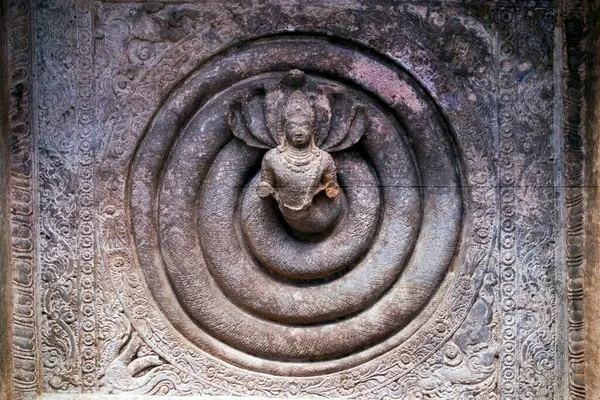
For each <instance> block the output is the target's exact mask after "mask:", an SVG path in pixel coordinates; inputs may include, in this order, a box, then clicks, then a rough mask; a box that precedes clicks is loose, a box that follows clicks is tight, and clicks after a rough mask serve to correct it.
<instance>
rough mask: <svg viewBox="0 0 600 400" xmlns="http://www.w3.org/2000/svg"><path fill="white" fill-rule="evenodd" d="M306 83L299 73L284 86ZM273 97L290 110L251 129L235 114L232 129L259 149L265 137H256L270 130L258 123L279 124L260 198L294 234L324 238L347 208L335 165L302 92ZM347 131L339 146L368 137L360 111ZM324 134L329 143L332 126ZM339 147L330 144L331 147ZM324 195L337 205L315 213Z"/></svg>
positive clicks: (259, 118)
mask: <svg viewBox="0 0 600 400" xmlns="http://www.w3.org/2000/svg"><path fill="white" fill-rule="evenodd" d="M305 80H306V76H305V74H304V73H303V72H302V71H298V70H294V71H291V72H290V73H289V74H288V76H287V77H286V79H284V82H283V84H285V81H287V82H288V84H289V85H290V86H292V88H293V87H301V86H302V85H304V84H305ZM273 97H288V98H287V99H286V103H285V104H280V105H279V108H282V109H277V108H275V109H273V107H272V108H270V109H269V111H270V113H269V115H266V116H265V115H250V117H249V119H250V120H251V121H252V123H251V125H248V124H247V123H246V121H244V117H243V116H242V114H241V111H240V110H234V111H233V112H232V113H231V115H230V118H229V125H230V127H231V129H232V132H233V133H234V135H235V136H236V137H239V138H240V139H242V140H244V139H245V138H247V135H248V134H250V135H252V136H254V138H255V139H256V141H259V143H260V136H261V133H260V132H253V131H255V130H262V131H265V130H266V126H260V125H259V123H257V121H262V120H264V121H271V122H274V123H275V127H270V128H271V129H270V130H269V131H270V133H275V134H276V136H275V137H273V138H272V139H273V140H275V141H277V143H278V146H277V147H276V148H275V149H271V150H269V151H268V152H267V153H266V154H265V156H264V157H263V161H262V167H261V177H260V183H259V184H258V188H257V193H258V196H259V197H260V198H262V199H266V198H268V197H273V198H274V199H275V200H276V201H277V204H278V206H279V210H280V211H281V213H282V214H283V217H284V218H285V220H286V221H287V223H288V224H289V225H290V226H292V227H293V228H294V229H296V230H298V231H300V232H304V233H318V232H322V231H324V230H325V229H327V228H329V227H330V226H331V224H332V223H333V222H334V221H335V219H336V217H337V216H338V214H339V212H340V209H341V207H342V202H341V200H340V199H339V198H338V194H339V185H338V183H337V173H336V167H335V163H334V161H333V158H332V157H331V156H330V155H329V154H328V153H327V152H326V151H324V150H321V149H320V148H318V147H317V145H316V143H315V134H316V133H315V129H316V128H317V127H316V123H315V112H314V110H313V105H312V104H311V103H310V101H309V99H308V97H307V96H306V95H305V94H304V93H303V92H302V91H301V90H294V91H293V92H292V93H291V94H289V95H288V96H284V95H283V93H277V91H274V92H272V93H269V94H268V95H267V96H266V98H267V99H269V100H271V98H273ZM259 101H260V99H259ZM327 103H328V102H327V101H325V102H323V104H321V105H320V106H321V107H324V108H326V109H327V112H330V106H329V104H327ZM252 112H254V113H256V112H258V113H260V112H261V110H256V109H255V110H249V113H252ZM257 125H258V126H257ZM344 125H346V124H344ZM347 126H348V132H346V133H345V134H344V135H341V136H340V140H345V139H347V138H349V137H351V138H352V140H353V142H356V141H358V140H359V139H360V137H361V136H362V134H363V133H364V116H363V114H362V112H361V111H360V110H355V112H354V115H352V122H351V123H349V124H347ZM320 128H321V129H324V130H325V133H321V134H320V135H319V136H320V137H324V138H325V139H327V135H328V134H329V131H330V126H321V127H320ZM333 130H335V128H334V129H333ZM351 143H352V142H351ZM248 144H249V145H251V146H253V145H254V146H256V142H255V141H252V140H249V141H248ZM338 144H339V143H336V142H330V144H329V146H330V147H333V146H335V145H338ZM346 146H348V145H346ZM258 147H262V146H260V145H259V146H258ZM343 148H345V147H339V148H338V150H342V149H343ZM321 192H324V194H325V195H326V197H327V198H329V199H332V200H333V201H332V202H325V201H320V202H319V203H318V204H317V205H316V206H315V207H312V206H313V199H314V197H315V196H317V195H318V194H319V193H321Z"/></svg>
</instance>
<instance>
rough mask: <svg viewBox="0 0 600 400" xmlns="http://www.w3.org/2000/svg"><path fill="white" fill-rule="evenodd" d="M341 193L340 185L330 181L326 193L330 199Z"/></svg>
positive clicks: (326, 186)
mask: <svg viewBox="0 0 600 400" xmlns="http://www.w3.org/2000/svg"><path fill="white" fill-rule="evenodd" d="M339 193H340V186H339V185H338V184H337V183H335V182H329V183H327V185H325V194H326V195H327V197H329V198H330V199H334V198H336V197H337V196H338V194H339Z"/></svg>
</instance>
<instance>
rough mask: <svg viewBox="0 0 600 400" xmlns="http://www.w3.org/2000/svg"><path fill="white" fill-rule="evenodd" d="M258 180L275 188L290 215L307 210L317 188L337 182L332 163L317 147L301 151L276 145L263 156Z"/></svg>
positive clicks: (327, 154) (278, 198) (321, 188)
mask: <svg viewBox="0 0 600 400" xmlns="http://www.w3.org/2000/svg"><path fill="white" fill-rule="evenodd" d="M261 182H264V183H268V184H269V185H270V186H271V187H272V188H273V189H274V198H275V200H276V201H277V203H278V205H279V208H280V210H281V212H283V213H284V214H286V215H287V216H289V217H293V216H294V215H296V214H302V213H303V212H304V211H306V210H307V209H308V208H309V207H310V206H311V204H312V200H313V198H314V196H315V195H317V194H318V193H319V192H321V191H322V190H325V189H326V188H327V187H328V186H329V187H331V186H332V185H337V183H336V171H335V164H334V162H333V158H332V157H331V155H329V153H327V152H325V151H323V150H320V149H318V148H314V149H309V150H308V151H305V152H303V153H299V152H296V153H292V151H291V150H287V149H281V148H275V149H271V150H269V151H268V152H267V154H266V155H265V157H264V158H263V164H262V172H261ZM297 216H300V215H297Z"/></svg>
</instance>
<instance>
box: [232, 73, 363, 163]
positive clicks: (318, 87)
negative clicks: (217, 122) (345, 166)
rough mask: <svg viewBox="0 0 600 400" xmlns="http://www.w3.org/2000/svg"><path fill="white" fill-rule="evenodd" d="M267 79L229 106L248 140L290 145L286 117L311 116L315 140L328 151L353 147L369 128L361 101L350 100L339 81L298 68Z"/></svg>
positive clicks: (236, 127)
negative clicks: (273, 79)
mask: <svg viewBox="0 0 600 400" xmlns="http://www.w3.org/2000/svg"><path fill="white" fill-rule="evenodd" d="M267 84H268V83H266V84H265V87H262V88H254V89H252V90H251V91H250V92H251V94H250V95H246V97H245V98H243V99H240V100H239V101H238V102H237V103H234V104H233V105H232V106H231V109H230V113H229V127H230V129H231V131H232V132H233V135H234V136H235V137H237V138H238V139H240V140H243V141H244V142H245V143H246V144H247V145H248V146H252V147H258V148H263V149H271V148H275V147H278V146H285V135H284V134H283V126H284V123H285V121H286V120H287V119H295V120H298V119H299V118H301V119H302V120H306V119H308V120H310V121H311V122H312V129H313V131H312V145H313V146H316V147H319V148H320V149H321V150H325V151H340V150H343V149H345V148H348V147H350V146H352V145H353V144H355V143H356V142H357V141H358V140H359V139H360V138H361V136H362V135H363V134H364V132H365V116H364V113H363V111H362V107H361V106H360V105H356V104H355V101H349V100H350V98H349V97H348V96H346V95H345V92H344V90H343V89H340V87H339V85H336V84H333V83H323V82H321V80H320V79H314V80H313V79H309V78H308V76H307V75H306V74H305V73H304V72H302V71H299V70H291V71H290V72H288V73H287V74H286V75H284V76H283V77H282V79H281V80H280V81H279V82H278V83H276V84H275V85H273V84H271V85H270V86H271V87H270V88H269V89H267V87H266V86H267ZM340 90H341V91H340Z"/></svg>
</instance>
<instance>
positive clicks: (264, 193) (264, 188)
mask: <svg viewBox="0 0 600 400" xmlns="http://www.w3.org/2000/svg"><path fill="white" fill-rule="evenodd" d="M256 192H257V193H258V197H260V198H261V199H266V198H267V197H269V196H273V197H275V189H273V186H271V185H270V184H269V183H267V182H264V181H263V182H261V183H259V184H258V188H257V189H256Z"/></svg>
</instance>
